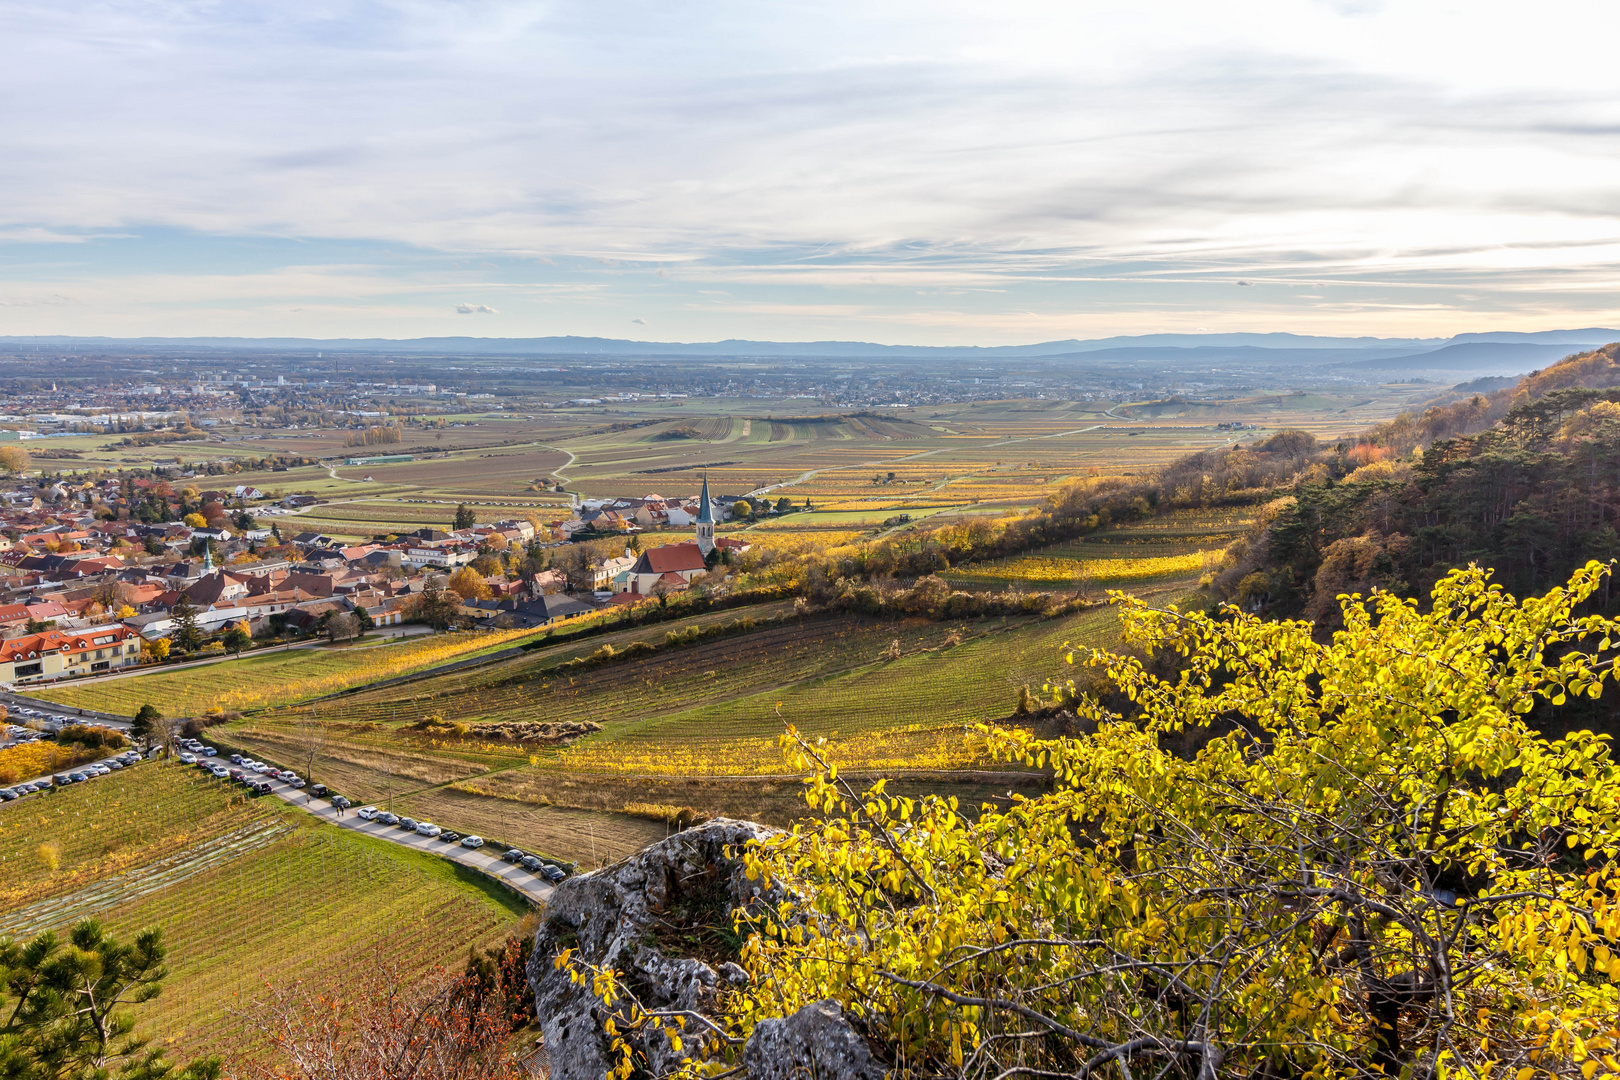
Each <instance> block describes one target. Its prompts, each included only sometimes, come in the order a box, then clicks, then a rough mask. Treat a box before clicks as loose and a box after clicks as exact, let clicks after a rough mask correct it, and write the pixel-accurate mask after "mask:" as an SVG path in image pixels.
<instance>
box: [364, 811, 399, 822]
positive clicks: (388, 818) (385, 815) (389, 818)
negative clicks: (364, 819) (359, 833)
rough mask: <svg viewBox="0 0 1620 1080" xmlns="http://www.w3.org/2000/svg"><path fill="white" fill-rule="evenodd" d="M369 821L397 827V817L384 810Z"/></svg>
mask: <svg viewBox="0 0 1620 1080" xmlns="http://www.w3.org/2000/svg"><path fill="white" fill-rule="evenodd" d="M371 820H372V821H375V822H377V823H378V824H379V825H398V824H399V815H398V814H395V813H393V812H392V811H389V810H384V811H383V812H382V813H380V814H378V815H377V816H376V817H374V818H372V819H371Z"/></svg>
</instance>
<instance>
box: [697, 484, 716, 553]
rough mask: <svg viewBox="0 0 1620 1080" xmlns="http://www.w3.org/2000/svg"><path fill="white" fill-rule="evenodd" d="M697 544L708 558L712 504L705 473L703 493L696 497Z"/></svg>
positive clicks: (712, 533)
mask: <svg viewBox="0 0 1620 1080" xmlns="http://www.w3.org/2000/svg"><path fill="white" fill-rule="evenodd" d="M697 545H698V550H700V551H702V552H703V557H704V558H708V556H709V552H711V551H713V550H714V504H713V503H712V502H710V501H709V477H708V474H707V473H705V474H704V476H703V495H702V496H701V497H700V498H699V499H698V516H697Z"/></svg>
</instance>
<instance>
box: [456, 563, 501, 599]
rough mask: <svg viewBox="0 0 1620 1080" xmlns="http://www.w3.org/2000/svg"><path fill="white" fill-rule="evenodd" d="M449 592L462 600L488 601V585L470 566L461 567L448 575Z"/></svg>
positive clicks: (481, 575)
mask: <svg viewBox="0 0 1620 1080" xmlns="http://www.w3.org/2000/svg"><path fill="white" fill-rule="evenodd" d="M450 588H451V590H452V591H453V592H454V593H455V594H456V595H457V596H459V597H461V598H462V599H463V600H488V599H489V598H490V595H491V594H490V591H489V583H488V582H487V581H485V580H484V575H483V574H480V573H479V572H478V571H477V570H476V569H475V568H473V567H471V566H463V567H462V568H461V569H459V570H457V571H456V572H455V573H454V574H451V575H450Z"/></svg>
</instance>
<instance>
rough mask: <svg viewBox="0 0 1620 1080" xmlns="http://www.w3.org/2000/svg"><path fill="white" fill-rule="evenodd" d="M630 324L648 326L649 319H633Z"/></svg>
mask: <svg viewBox="0 0 1620 1080" xmlns="http://www.w3.org/2000/svg"><path fill="white" fill-rule="evenodd" d="M630 324H631V325H632V326H646V325H647V320H646V319H631V320H630Z"/></svg>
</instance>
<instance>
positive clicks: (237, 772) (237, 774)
mask: <svg viewBox="0 0 1620 1080" xmlns="http://www.w3.org/2000/svg"><path fill="white" fill-rule="evenodd" d="M227 772H228V775H229V776H230V778H231V779H232V780H235V781H236V782H237V783H239V784H240V783H241V782H242V778H243V777H245V776H246V775H247V773H245V772H243V771H242V770H241V769H230V770H227Z"/></svg>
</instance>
